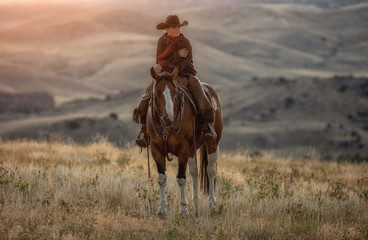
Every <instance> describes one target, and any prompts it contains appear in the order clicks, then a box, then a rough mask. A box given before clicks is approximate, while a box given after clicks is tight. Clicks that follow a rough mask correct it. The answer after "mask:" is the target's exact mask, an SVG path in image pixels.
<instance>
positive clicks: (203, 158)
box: [198, 144, 210, 194]
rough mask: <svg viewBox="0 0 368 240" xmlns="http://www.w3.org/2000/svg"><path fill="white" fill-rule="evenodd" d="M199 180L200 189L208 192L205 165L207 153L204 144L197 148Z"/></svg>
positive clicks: (206, 163) (205, 192) (208, 186)
mask: <svg viewBox="0 0 368 240" xmlns="http://www.w3.org/2000/svg"><path fill="white" fill-rule="evenodd" d="M198 152H199V168H200V171H199V182H200V187H201V190H202V191H203V193H204V194H208V193H209V189H210V185H209V181H208V174H207V165H208V154H207V148H206V145H205V144H203V145H202V146H201V147H200V148H199V149H198Z"/></svg>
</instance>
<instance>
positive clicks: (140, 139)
mask: <svg viewBox="0 0 368 240" xmlns="http://www.w3.org/2000/svg"><path fill="white" fill-rule="evenodd" d="M142 135H143V137H141V136H142ZM135 143H136V144H137V145H138V146H139V147H141V148H146V147H148V142H147V136H146V134H145V133H144V132H143V131H142V130H141V131H140V132H139V133H138V136H137V139H136V140H135Z"/></svg>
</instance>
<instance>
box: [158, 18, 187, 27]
mask: <svg viewBox="0 0 368 240" xmlns="http://www.w3.org/2000/svg"><path fill="white" fill-rule="evenodd" d="M187 25H188V21H187V20H185V21H184V22H182V23H180V21H179V17H178V16H177V15H169V16H167V18H166V20H165V22H162V23H159V24H157V27H156V28H157V29H158V30H162V29H165V28H168V27H182V26H187Z"/></svg>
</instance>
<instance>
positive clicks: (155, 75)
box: [151, 67, 158, 80]
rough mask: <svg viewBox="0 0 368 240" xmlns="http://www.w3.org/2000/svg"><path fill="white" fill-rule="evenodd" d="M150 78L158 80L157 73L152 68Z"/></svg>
mask: <svg viewBox="0 0 368 240" xmlns="http://www.w3.org/2000/svg"><path fill="white" fill-rule="evenodd" d="M151 76H152V78H153V79H155V80H157V78H158V75H157V72H156V71H155V69H154V68H153V67H151Z"/></svg>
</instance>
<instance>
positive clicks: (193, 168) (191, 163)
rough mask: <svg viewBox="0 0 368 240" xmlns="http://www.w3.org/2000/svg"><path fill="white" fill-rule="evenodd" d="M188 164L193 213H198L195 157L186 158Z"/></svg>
mask: <svg viewBox="0 0 368 240" xmlns="http://www.w3.org/2000/svg"><path fill="white" fill-rule="evenodd" d="M188 164H189V172H190V175H191V176H192V182H193V202H194V209H195V215H198V201H199V195H198V167H197V161H196V158H195V157H190V158H189V159H188Z"/></svg>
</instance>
